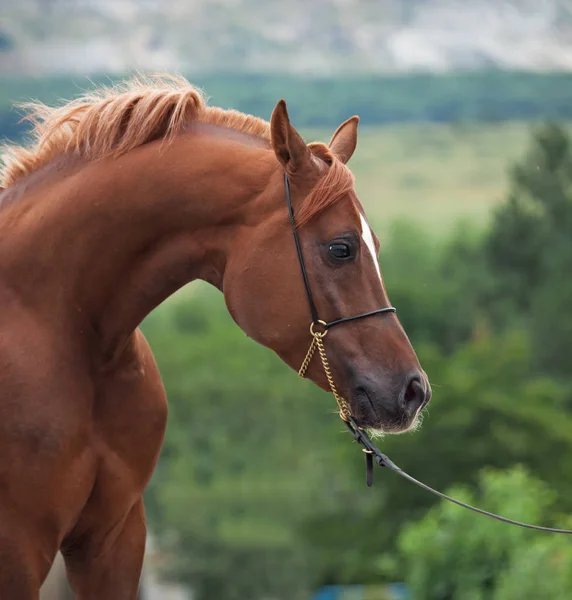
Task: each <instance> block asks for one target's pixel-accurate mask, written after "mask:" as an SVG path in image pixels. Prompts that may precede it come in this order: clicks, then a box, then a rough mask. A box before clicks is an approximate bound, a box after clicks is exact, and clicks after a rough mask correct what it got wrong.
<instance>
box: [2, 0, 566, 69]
mask: <svg viewBox="0 0 572 600" xmlns="http://www.w3.org/2000/svg"><path fill="white" fill-rule="evenodd" d="M317 25H319V27H318V26H317ZM571 41H572V6H571V4H570V2H568V1H567V0H509V1H506V0H471V2H467V1H466V0H377V1H372V0H312V2H306V1H304V0H288V2H268V1H264V0H170V1H169V2H164V1H161V0H19V1H16V0H0V73H4V74H7V73H11V74H14V73H17V74H28V75H38V74H45V73H52V72H58V71H61V72H74V73H83V74H85V73H89V72H107V73H112V72H116V73H118V72H124V71H126V70H131V69H166V70H180V71H185V72H187V73H197V72H200V71H213V70H225V71H228V70H243V71H258V72H268V71H273V72H277V71H278V72H290V73H322V74H336V73H341V72H344V71H348V70H351V71H353V72H355V71H362V72H364V73H374V72H377V73H395V72H407V71H418V70H421V71H433V72H449V71H452V70H457V69H473V68H486V67H490V66H491V65H494V66H496V67H500V68H503V69H517V70H540V71H543V70H552V71H553V70H568V69H570V68H571V67H572V45H571V43H570V42H571Z"/></svg>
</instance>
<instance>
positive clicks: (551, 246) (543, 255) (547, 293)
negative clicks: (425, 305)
mask: <svg viewBox="0 0 572 600" xmlns="http://www.w3.org/2000/svg"><path fill="white" fill-rule="evenodd" d="M571 231H572V148H571V145H570V141H569V138H568V136H567V134H566V132H565V131H564V130H563V129H562V128H561V127H560V126H557V125H555V124H548V125H544V126H542V127H540V128H539V129H538V130H537V131H536V133H535V135H534V139H533V143H532V147H531V149H530V151H529V152H528V154H527V155H526V156H525V158H524V159H523V160H522V161H521V162H520V163H519V164H517V165H516V166H515V168H514V169H513V173H512V190H511V193H510V195H509V198H508V201H507V203H506V204H504V205H502V206H501V207H499V209H498V211H497V212H496V214H495V218H494V221H493V224H492V228H491V231H490V233H489V235H488V239H487V241H486V244H485V252H486V254H487V258H488V263H489V268H490V271H491V272H492V273H493V275H494V276H495V279H496V285H494V286H493V287H492V288H491V290H489V296H490V297H489V298H488V300H487V301H488V303H489V304H490V306H491V307H492V310H493V314H494V315H495V316H496V317H497V322H505V323H506V322H513V321H514V317H513V316H512V315H514V314H516V315H517V316H518V318H522V319H524V320H525V322H526V326H527V327H528V328H529V330H530V331H531V333H532V337H533V342H534V344H535V346H536V347H537V349H538V355H537V364H538V367H539V368H540V369H541V370H543V371H546V372H549V373H554V374H557V375H559V376H564V377H567V376H568V374H569V370H570V356H571V355H572V308H571V307H572V280H570V273H571V272H572V236H571V235H570V232H571ZM491 292H492V293H491ZM511 317H512V318H511Z"/></svg>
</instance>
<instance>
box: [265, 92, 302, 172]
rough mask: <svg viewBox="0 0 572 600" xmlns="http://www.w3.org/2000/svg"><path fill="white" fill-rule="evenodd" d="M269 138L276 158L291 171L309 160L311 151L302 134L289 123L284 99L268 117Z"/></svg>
mask: <svg viewBox="0 0 572 600" xmlns="http://www.w3.org/2000/svg"><path fill="white" fill-rule="evenodd" d="M270 139H271V143H272V148H273V150H274V153H275V154H276V158H277V159H278V160H279V161H280V163H281V164H282V166H283V167H284V169H285V170H286V171H287V172H289V173H293V172H295V171H297V170H299V169H300V167H302V166H303V165H304V164H306V163H308V162H309V161H311V158H312V157H311V153H310V150H309V149H308V146H307V145H306V142H305V141H304V140H303V139H302V136H301V135H300V134H299V133H298V132H297V131H296V130H295V129H294V127H292V125H291V124H290V117H289V116H288V111H287V109H286V102H285V100H280V101H279V102H278V104H277V105H276V106H275V107H274V110H273V111H272V117H270Z"/></svg>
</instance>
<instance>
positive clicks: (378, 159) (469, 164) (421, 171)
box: [303, 122, 533, 236]
mask: <svg viewBox="0 0 572 600" xmlns="http://www.w3.org/2000/svg"><path fill="white" fill-rule="evenodd" d="M532 129H533V124H532V123H531V122H505V123H495V124H484V123H478V124H466V125H465V124H462V125H451V124H444V125H435V124H415V125H395V126H381V127H380V126H377V127H360V135H359V145H358V149H357V151H356V154H354V157H353V158H352V160H351V162H350V167H351V169H352V171H353V172H354V174H355V176H356V189H357V192H358V194H359V196H360V198H361V200H362V202H363V204H364V206H365V208H366V211H367V213H368V216H369V218H370V220H371V221H372V223H373V224H374V225H375V227H376V230H377V231H378V233H380V234H382V235H383V234H384V232H387V230H388V228H389V227H390V226H391V223H392V222H393V221H395V220H396V219H402V218H403V219H408V220H412V221H414V222H415V223H416V224H418V225H420V226H421V227H423V229H424V230H426V231H429V232H431V233H432V234H434V235H437V236H441V235H443V234H446V233H448V232H449V231H451V229H452V228H453V227H454V225H455V223H456V222H458V221H459V220H465V221H468V222H470V223H471V224H473V225H475V226H477V227H482V226H484V225H486V223H487V219H488V217H489V215H490V214H491V209H492V208H493V207H494V206H495V205H497V204H498V203H500V202H502V201H503V200H504V198H505V196H506V191H507V185H508V177H507V172H508V169H509V168H510V166H511V165H512V164H514V162H515V161H517V160H520V158H521V157H522V156H523V155H524V154H525V153H526V151H527V148H528V147H529V143H530V135H531V131H532ZM332 133H333V132H332V131H328V130H325V129H324V130H322V129H317V130H314V129H313V130H305V131H303V134H304V137H305V139H306V140H307V141H314V140H318V141H324V142H328V141H329V139H330V136H331V135H332Z"/></svg>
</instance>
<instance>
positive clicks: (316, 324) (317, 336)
mask: <svg viewBox="0 0 572 600" xmlns="http://www.w3.org/2000/svg"><path fill="white" fill-rule="evenodd" d="M284 186H285V188H286V203H287V205H288V216H289V217H290V225H291V227H292V233H293V235H294V243H295V244H296V252H297V253H298V262H299V263H300V270H301V271H302V279H303V280H304V287H305V288H306V297H307V298H308V304H309V306H310V314H311V316H312V323H311V324H310V334H311V335H312V342H311V343H310V347H309V348H308V352H307V353H306V357H305V358H304V360H303V362H302V366H301V367H300V370H299V371H298V375H300V377H305V376H306V373H307V371H308V367H309V366H310V362H311V361H312V357H313V356H314V354H315V352H316V349H318V354H319V356H320V360H321V361H322V367H323V369H324V373H325V374H326V379H327V380H328V385H329V386H330V389H331V390H332V394H333V395H334V398H335V399H336V402H337V403H338V408H339V411H340V418H341V419H342V420H343V421H345V422H346V423H348V422H349V421H350V419H351V410H350V406H349V404H348V403H347V401H346V400H345V398H342V396H340V395H339V393H338V390H337V388H336V384H335V383H334V378H333V376H332V371H331V369H330V365H329V363H328V357H327V355H326V349H325V347H324V341H323V340H324V338H325V337H326V334H327V333H328V331H329V330H330V329H331V328H332V327H334V326H336V325H341V324H342V323H349V322H350V321H356V320H357V319H364V318H366V317H373V316H374V315H379V314H383V313H390V312H393V313H394V312H395V308H394V307H393V306H387V307H385V308H378V309H376V310H371V311H369V312H365V313H361V314H359V315H354V316H351V317H341V318H339V319H334V320H333V321H330V322H329V323H326V321H322V319H320V318H319V316H318V309H317V308H316V303H315V302H314V296H313V295H312V288H311V287H310V280H309V279H308V272H307V271H306V263H305V262H304V254H303V253H302V244H301V243H300V236H299V235H298V228H297V227H296V220H295V219H294V209H293V207H292V198H291V196H290V181H289V180H288V175H287V174H286V173H284Z"/></svg>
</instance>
